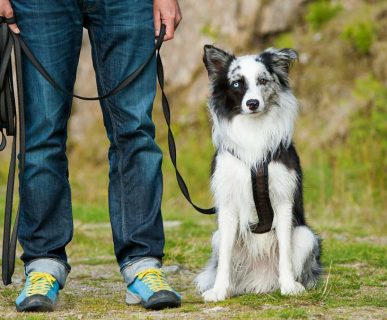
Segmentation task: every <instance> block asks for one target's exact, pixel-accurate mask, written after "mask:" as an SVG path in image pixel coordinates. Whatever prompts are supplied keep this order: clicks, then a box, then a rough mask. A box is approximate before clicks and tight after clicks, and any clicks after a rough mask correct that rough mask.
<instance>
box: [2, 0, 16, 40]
mask: <svg viewBox="0 0 387 320" xmlns="http://www.w3.org/2000/svg"><path fill="white" fill-rule="evenodd" d="M3 15H4V16H5V17H6V18H12V17H13V16H14V15H13V10H12V7H11V5H10V4H9V3H7V4H6V5H5V8H4V13H3ZM9 28H10V29H11V30H12V31H13V32H14V33H20V29H19V28H18V26H17V24H16V23H12V24H10V25H9Z"/></svg>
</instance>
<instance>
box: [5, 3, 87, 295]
mask: <svg viewBox="0 0 387 320" xmlns="http://www.w3.org/2000/svg"><path fill="white" fill-rule="evenodd" d="M12 6H13V8H14V12H15V15H16V17H17V21H18V26H19V28H20V29H21V36H22V37H23V39H24V40H25V42H26V43H27V45H28V46H29V47H30V48H31V50H32V52H33V53H34V55H35V56H36V57H37V59H38V60H39V61H40V62H41V63H42V64H43V65H44V67H45V68H46V69H47V71H48V72H49V73H50V74H51V75H52V77H53V78H54V79H55V80H56V81H57V82H58V83H59V84H60V86H61V87H63V88H66V89H67V90H69V91H72V90H73V86H74V82H75V76H76V68H77V63H78V58H79V51H80V48H81V42H82V16H81V12H80V10H79V7H78V5H77V1H75V0H51V1H40V0H28V1H24V0H13V1H12ZM22 67H23V75H24V79H23V80H24V99H25V123H26V159H25V160H26V162H25V172H24V176H23V177H21V185H20V190H19V192H20V199H21V206H20V224H19V232H18V238H19V242H20V244H21V245H22V247H23V251H24V253H23V255H22V260H23V262H24V263H25V266H26V267H25V268H26V275H29V274H30V273H32V272H45V273H49V274H51V275H52V276H54V277H55V279H56V280H57V281H58V283H59V286H60V287H61V288H62V287H63V286H64V284H65V280H66V276H67V273H68V272H69V270H70V266H69V265H68V264H67V256H66V252H65V246H66V244H67V243H68V242H69V241H70V240H71V238H72V232H73V222H72V213H71V198H70V197H71V194H70V186H69V181H68V166H67V157H66V153H65V151H66V138H67V133H66V127H67V120H68V117H69V115H70V109H71V100H72V99H71V98H69V97H65V96H64V95H62V94H61V93H59V92H58V91H56V90H55V89H54V88H53V87H52V86H51V85H50V84H49V83H48V82H47V81H46V80H45V79H44V78H43V77H42V76H41V75H40V74H39V73H38V71H37V70H36V69H35V68H34V67H33V66H32V64H31V63H30V62H29V61H28V60H27V59H26V58H25V57H24V56H23V66H22Z"/></svg>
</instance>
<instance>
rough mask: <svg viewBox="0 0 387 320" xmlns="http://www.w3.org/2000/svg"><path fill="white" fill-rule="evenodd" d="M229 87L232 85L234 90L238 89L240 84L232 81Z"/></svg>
mask: <svg viewBox="0 0 387 320" xmlns="http://www.w3.org/2000/svg"><path fill="white" fill-rule="evenodd" d="M231 85H232V86H233V87H234V88H239V86H240V83H239V81H234V82H233V83H231Z"/></svg>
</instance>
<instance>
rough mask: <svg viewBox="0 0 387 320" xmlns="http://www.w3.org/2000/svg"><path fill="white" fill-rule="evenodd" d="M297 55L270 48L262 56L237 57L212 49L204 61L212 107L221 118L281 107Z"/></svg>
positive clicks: (211, 47)
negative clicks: (280, 97) (280, 101)
mask: <svg viewBox="0 0 387 320" xmlns="http://www.w3.org/2000/svg"><path fill="white" fill-rule="evenodd" d="M296 59H297V53H296V52H295V51H294V50H292V49H274V48H269V49H267V50H265V51H263V52H262V53H261V54H259V55H248V56H242V57H235V56H234V55H231V54H229V53H227V52H225V51H223V50H221V49H219V48H216V47H214V46H211V45H206V46H205V47H204V57H203V61H204V64H205V66H206V68H207V71H208V76H209V79H210V82H211V87H212V97H211V99H212V100H213V103H215V105H216V108H217V112H218V113H220V115H221V116H225V117H227V118H231V117H233V116H234V115H238V114H259V113H264V112H266V111H268V110H269V109H270V108H271V107H272V106H273V105H278V100H279V99H278V96H279V94H280V93H281V92H284V91H287V90H288V89H289V68H290V66H291V64H292V62H293V61H294V60H296Z"/></svg>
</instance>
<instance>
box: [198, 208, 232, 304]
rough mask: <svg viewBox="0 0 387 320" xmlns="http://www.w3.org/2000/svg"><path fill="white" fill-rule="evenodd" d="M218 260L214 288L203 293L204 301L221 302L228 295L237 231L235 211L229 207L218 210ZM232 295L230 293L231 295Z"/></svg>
mask: <svg viewBox="0 0 387 320" xmlns="http://www.w3.org/2000/svg"><path fill="white" fill-rule="evenodd" d="M218 224H219V231H218V232H219V259H218V267H217V272H216V278H215V283H214V287H213V288H212V289H209V290H207V291H205V292H204V293H203V298H204V300H205V301H221V300H224V299H225V298H226V297H227V296H228V294H230V292H229V289H230V283H231V281H230V271H231V260H232V259H231V258H232V251H233V248H234V244H235V238H236V234H237V230H238V222H237V217H236V215H235V211H234V210H232V209H231V207H230V206H228V207H223V209H222V208H219V213H218ZM231 294H232V293H231Z"/></svg>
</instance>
